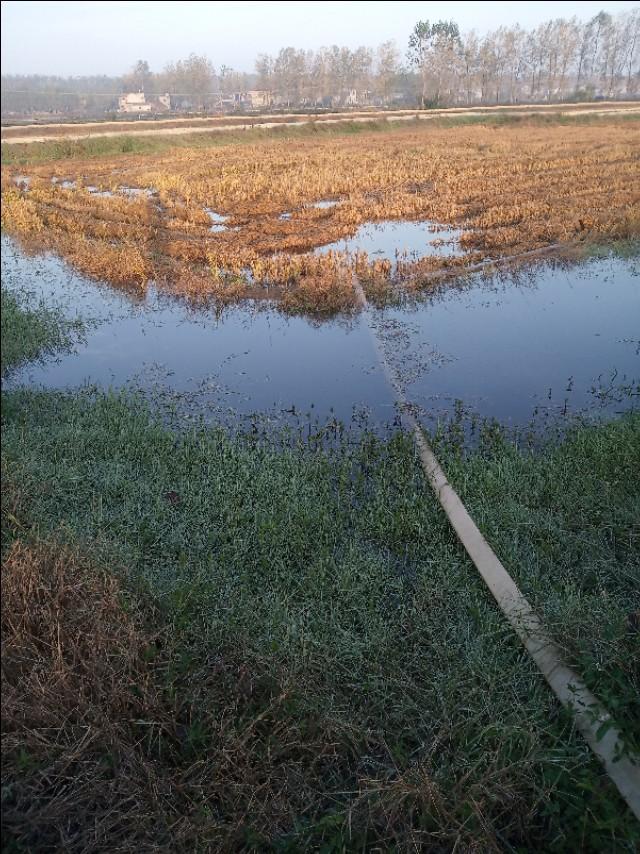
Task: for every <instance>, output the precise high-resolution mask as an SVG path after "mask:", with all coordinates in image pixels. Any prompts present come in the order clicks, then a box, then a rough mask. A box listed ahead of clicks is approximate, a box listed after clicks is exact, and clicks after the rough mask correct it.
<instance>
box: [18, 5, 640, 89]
mask: <svg viewBox="0 0 640 854" xmlns="http://www.w3.org/2000/svg"><path fill="white" fill-rule="evenodd" d="M639 3H640V0H631V2H602V0H596V2H589V1H588V0H586V2H569V0H567V2H565V0H553V2H493V3H492V2H403V0H395V2H366V0H361V2H331V0H320V2H202V0H201V2H184V0H183V2H158V0H155V2H116V0H111V2H102V0H93V2H79V1H78V0H73V2H55V0H47V2H40V0H33V2H32V0H3V2H2V73H3V74H57V75H63V76H76V75H78V76H79V75H85V74H108V75H119V74H122V73H124V72H126V71H128V70H129V69H130V68H131V66H132V65H133V64H134V63H135V62H136V60H138V59H146V60H147V61H148V62H149V64H150V66H151V68H152V70H153V71H160V70H161V69H162V68H163V67H164V66H165V65H166V64H167V63H168V62H171V61H174V60H177V59H182V58H185V57H186V56H188V55H189V54H190V53H197V54H206V55H207V56H208V57H209V58H210V59H211V60H212V62H213V64H214V65H215V66H216V68H219V67H220V66H221V65H227V66H230V67H231V68H233V69H235V70H237V71H253V70H254V62H255V58H256V56H257V54H258V53H270V54H274V53H277V51H278V50H279V49H280V48H281V47H287V46H289V45H291V46H293V47H297V48H305V49H308V48H319V47H322V46H323V45H330V44H338V45H346V46H348V47H358V46H359V45H366V46H369V47H375V46H376V45H378V44H380V43H381V42H383V41H387V40H389V39H394V40H395V41H396V42H397V43H398V46H399V47H400V48H401V49H402V51H403V53H404V50H405V47H406V44H407V40H408V38H409V34H410V32H411V30H412V28H413V26H414V24H415V23H416V21H418V20H425V19H428V20H439V19H453V20H455V21H456V22H457V23H458V25H459V26H460V29H461V30H470V29H476V30H477V31H478V32H479V33H484V32H487V31H488V30H491V29H494V28H496V27H498V26H501V25H503V24H504V25H508V24H515V23H520V24H521V25H522V26H523V27H526V28H530V27H535V26H536V25H537V24H539V23H540V22H542V21H545V20H548V19H549V18H559V17H572V16H574V15H575V16H576V17H577V18H579V19H581V20H586V19H589V18H592V17H593V16H594V15H595V14H597V13H598V12H599V11H600V10H601V9H604V10H605V11H606V12H610V13H612V14H615V13H617V12H622V11H626V10H629V9H633V8H634V7H635V6H638V4H639Z"/></svg>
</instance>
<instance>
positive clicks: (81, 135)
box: [0, 102, 640, 145]
mask: <svg viewBox="0 0 640 854" xmlns="http://www.w3.org/2000/svg"><path fill="white" fill-rule="evenodd" d="M505 113H507V114H508V115H513V116H522V117H531V116H536V115H548V114H550V113H551V114H554V115H560V116H569V115H574V116H582V115H587V114H590V115H595V116H601V115H605V114H611V115H629V114H633V113H640V104H639V103H629V102H618V103H614V104H610V105H601V104H599V105H598V106H597V107H594V106H589V105H588V104H576V105H571V106H570V107H567V106H559V105H557V104H541V105H537V104H536V105H530V106H529V105H522V106H515V105H509V106H504V107H473V108H462V107H452V108H449V109H446V110H429V111H427V112H424V111H416V110H399V111H397V112H384V113H327V114H325V115H321V116H317V115H291V114H286V115H281V116H273V115H271V116H269V115H265V116H254V117H252V118H246V119H240V118H234V117H225V118H203V119H193V118H192V119H179V118H178V119H166V120H159V121H157V122H156V121H144V120H140V121H136V122H122V124H120V123H118V122H88V123H85V124H69V125H62V124H60V125H37V126H30V127H26V126H18V125H12V126H7V127H3V128H2V130H1V132H0V138H1V141H2V142H3V143H7V144H8V145H18V144H25V143H29V142H46V141H48V140H56V139H68V140H80V139H88V138H90V137H91V138H97V137H114V136H144V137H147V136H183V135H185V134H195V133H212V132H214V131H221V132H229V131H243V130H252V129H253V130H255V129H258V128H259V129H265V130H268V129H270V128H276V127H294V126H295V125H302V126H304V125H309V124H327V125H335V124H341V123H344V122H351V123H355V124H367V123H374V122H380V121H387V122H406V121H415V120H420V121H430V120H433V119H437V118H443V117H445V118H446V117H450V118H470V117H472V116H492V115H501V114H505Z"/></svg>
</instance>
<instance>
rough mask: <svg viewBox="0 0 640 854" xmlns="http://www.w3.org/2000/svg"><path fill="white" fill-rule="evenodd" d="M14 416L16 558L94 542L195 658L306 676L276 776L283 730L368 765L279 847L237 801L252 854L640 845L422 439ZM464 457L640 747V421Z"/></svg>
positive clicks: (519, 569) (81, 413)
mask: <svg viewBox="0 0 640 854" xmlns="http://www.w3.org/2000/svg"><path fill="white" fill-rule="evenodd" d="M29 317H30V318H31V319H30V320H25V322H27V323H31V322H34V320H33V316H29ZM12 328H14V327H13V326H12V327H10V328H9V335H11V329H12ZM3 332H4V330H3ZM17 349H18V348H17V345H16V350H17ZM13 352H15V351H13ZM21 358H24V356H21ZM2 418H3V447H2V475H3V482H4V483H5V484H6V485H8V486H7V488H8V490H9V493H10V495H11V496H12V503H11V508H12V509H11V516H12V518H13V522H11V524H10V525H9V526H8V529H7V530H8V533H7V540H6V541H5V545H7V544H8V543H10V541H11V540H12V539H14V538H16V537H24V536H25V531H28V536H29V537H34V538H42V539H45V540H48V541H51V540H57V541H65V542H70V543H71V544H72V545H74V546H78V545H80V547H81V548H82V549H83V551H84V552H85V553H87V554H89V555H91V556H92V558H93V559H95V560H96V561H97V562H98V563H99V564H102V565H106V566H111V567H114V571H118V572H119V573H120V574H121V576H122V577H123V579H124V583H125V584H127V585H128V586H129V588H130V589H132V590H138V591H144V592H145V595H149V594H150V595H151V596H152V598H153V599H154V601H155V602H156V604H157V606H158V607H159V608H160V611H161V613H162V614H163V615H164V619H166V620H167V621H168V622H169V623H170V624H171V626H172V632H173V634H174V635H175V636H176V637H177V638H180V639H181V643H183V644H184V648H185V650H188V649H190V648H198V649H204V650H206V651H208V654H209V655H211V656H213V657H214V658H215V656H216V655H218V654H219V653H220V651H221V650H229V649H234V650H242V651H243V655H244V656H245V657H246V659H247V661H253V662H260V667H261V668H263V671H264V672H265V673H266V674H271V675H272V676H273V677H274V678H275V674H278V679H280V680H282V679H284V681H285V683H286V684H288V685H289V686H290V691H289V693H288V694H287V698H288V699H287V700H286V702H285V703H284V705H281V707H280V708H279V712H278V715H279V717H278V718H277V720H276V721H275V722H272V723H267V724H265V725H264V726H263V728H262V729H260V732H261V733H262V735H261V739H260V740H259V742H258V746H257V747H255V748H254V749H256V750H258V755H260V751H263V752H264V762H265V767H266V766H267V757H268V756H270V755H271V754H270V752H271V751H272V750H274V749H276V745H277V744H279V739H281V738H282V731H281V727H282V726H284V724H283V721H286V726H287V728H288V729H287V732H290V731H291V729H292V728H293V729H295V731H296V733H297V736H296V738H297V739H298V746H297V747H296V748H295V749H296V750H300V751H304V749H305V748H304V745H305V744H306V743H307V742H308V741H309V739H310V738H311V730H310V729H309V728H310V727H311V729H313V738H314V739H316V740H317V739H318V738H321V740H323V743H325V744H326V746H327V749H329V748H330V745H331V744H335V745H337V747H336V748H335V749H337V750H338V754H339V755H340V756H343V757H344V762H343V763H338V765H336V764H335V763H333V764H332V763H331V762H327V765H326V768H325V769H324V771H323V770H322V768H321V769H320V771H318V769H317V768H314V772H313V773H314V774H315V773H318V774H319V778H318V782H317V783H314V785H315V786H316V787H317V791H316V795H315V796H313V797H312V796H309V799H308V801H307V802H305V803H304V804H302V805H301V804H300V803H296V805H295V807H294V806H292V807H291V811H290V815H289V819H288V821H287V823H286V827H284V828H280V829H278V830H277V832H275V831H274V833H273V834H268V835H267V837H265V835H264V831H263V830H260V832H258V830H257V829H256V828H255V827H254V825H253V824H252V812H251V806H250V805H251V803H252V800H251V798H252V797H253V796H254V795H255V792H254V795H251V797H249V799H248V800H247V793H246V792H243V791H242V789H241V788H239V789H238V795H237V800H238V803H239V804H240V805H241V806H242V804H245V806H244V807H242V809H244V810H245V812H244V813H242V811H241V815H242V816H243V819H242V820H243V821H244V833H245V838H244V843H243V844H244V846H245V848H246V849H251V850H277V851H303V850H316V849H321V850H326V851H336V852H337V851H342V850H345V849H346V850H363V849H365V850H366V849H367V848H370V847H372V846H375V845H376V844H377V845H381V846H382V847H383V849H385V850H389V849H392V848H393V847H394V846H395V847H397V848H398V849H400V850H404V849H408V848H409V847H410V845H413V846H415V844H420V845H424V846H426V848H427V850H429V849H431V850H444V851H448V850H452V849H453V848H454V846H455V845H458V846H462V849H463V850H464V849H465V848H470V847H472V846H474V845H475V846H477V847H479V848H480V850H505V851H519V852H525V851H541V850H544V851H567V850H580V851H594V852H595V851H598V852H599V851H604V850H606V851H631V850H633V847H634V845H635V844H637V843H638V842H640V835H639V833H640V831H639V829H638V826H637V825H636V824H635V823H634V821H633V819H631V817H630V816H629V814H628V813H627V812H626V811H625V809H624V807H623V805H622V804H621V802H620V800H619V798H618V796H617V793H616V792H615V791H613V789H612V787H611V785H610V784H609V783H608V781H607V779H606V777H604V775H603V773H602V772H601V769H600V768H599V766H598V765H597V763H596V762H595V760H593V759H592V758H591V756H590V753H589V750H588V748H587V747H586V745H585V744H584V742H583V741H582V740H581V738H580V737H579V736H578V735H577V734H576V733H575V732H574V730H573V727H572V725H571V721H570V720H569V718H568V716H567V715H566V713H565V712H563V710H562V709H560V708H559V707H558V705H557V703H556V702H555V700H554V699H553V697H552V695H551V692H550V690H549V689H548V687H547V685H546V683H545V682H544V680H543V679H542V677H541V676H540V675H539V674H538V673H537V671H536V669H535V667H534V666H533V664H532V662H531V661H530V659H529V658H528V656H527V655H526V653H525V652H524V650H523V649H522V648H521V646H520V645H519V643H518V642H517V640H516V638H515V636H514V635H513V633H512V631H511V630H510V629H509V627H508V626H507V625H506V623H505V621H504V618H503V617H502V616H501V615H500V613H499V612H498V610H497V608H496V607H495V605H494V604H493V601H492V600H491V598H490V596H489V594H488V593H487V591H486V590H485V589H484V587H483V585H482V583H481V582H480V580H479V579H478V576H477V573H476V571H475V570H474V568H473V566H472V565H471V564H470V562H469V560H468V559H467V557H466V555H465V554H464V552H463V551H462V549H461V548H460V546H459V544H458V543H457V541H456V538H455V536H454V535H453V533H452V531H451V529H450V528H449V526H448V524H447V522H446V520H445V518H444V516H443V514H442V512H441V511H440V509H439V506H438V505H437V502H436V501H435V499H434V497H433V495H432V493H431V491H430V489H429V488H428V486H427V484H426V483H425V479H424V476H423V473H422V470H421V468H420V466H419V464H418V462H417V460H416V456H415V453H414V451H413V448H412V445H411V442H410V440H409V439H408V438H407V437H405V436H402V435H399V436H397V437H395V438H393V439H392V440H389V441H384V442H383V441H380V440H377V439H374V438H372V437H365V438H363V439H362V441H360V442H359V443H357V444H356V445H355V446H351V445H347V444H345V445H344V446H341V447H339V448H337V449H335V450H334V451H331V452H329V451H318V450H313V449H311V448H309V447H305V446H299V447H293V448H284V449H279V450H276V449H275V448H273V447H270V446H267V445H262V444H257V443H255V442H252V441H250V440H247V439H231V438H229V437H228V436H226V435H225V434H224V433H223V432H222V431H221V430H216V429H198V430H190V431H188V432H185V433H183V434H179V435H178V434H176V433H174V432H171V431H169V430H167V429H166V428H165V427H163V426H162V425H161V424H159V423H158V422H157V421H156V420H155V419H154V417H153V415H152V414H151V413H150V412H149V411H148V410H147V409H146V408H145V407H144V406H143V405H142V404H141V403H140V402H139V401H136V400H135V399H132V398H125V397H122V396H117V395H103V394H94V395H89V394H77V395H63V394H58V393H46V392H38V391H12V392H10V393H3V406H2ZM440 451H441V453H442V455H443V461H444V463H445V467H446V469H447V470H448V471H449V472H450V474H451V477H452V479H453V481H454V482H455V483H456V485H457V486H458V488H459V489H460V491H461V494H462V497H463V499H464V500H465V501H467V502H468V504H469V508H470V510H471V512H472V513H474V514H475V515H476V518H477V519H478V522H479V524H480V525H481V527H482V528H483V530H484V531H485V532H486V534H487V536H488V537H489V539H490V541H491V542H492V544H493V545H494V546H495V547H496V550H497V551H498V553H499V555H500V556H501V558H503V560H504V561H505V564H506V566H507V567H508V569H509V570H510V571H511V572H512V573H513V574H514V576H515V577H516V579H517V581H518V583H519V584H520V585H521V586H522V588H523V590H524V592H525V593H526V594H527V595H529V596H530V597H531V599H532V601H533V602H534V604H535V605H536V607H538V608H539V609H540V611H541V613H542V615H543V616H544V619H545V621H546V622H547V623H548V625H549V626H550V627H551V628H552V630H553V632H554V634H555V635H556V637H557V638H558V640H559V641H560V642H561V643H562V644H563V645H564V646H565V647H566V649H567V653H568V655H569V657H570V658H571V659H572V660H573V661H574V662H576V663H577V664H578V665H579V666H580V668H581V669H582V671H583V673H584V675H585V677H586V678H587V681H588V682H589V684H590V685H591V686H592V687H594V688H595V689H596V690H597V691H599V692H600V694H601V695H602V697H603V699H605V700H606V702H607V703H608V704H609V705H610V706H613V707H614V711H615V712H616V713H617V714H618V716H619V718H620V720H621V722H622V724H623V726H624V727H625V730H626V733H627V736H628V739H629V744H631V743H632V742H633V741H634V739H637V737H638V731H637V727H638V720H639V719H640V716H639V715H638V705H637V696H638V689H639V687H640V686H639V684H638V670H637V664H638V656H637V652H638V647H639V644H638V634H637V633H634V630H633V627H632V625H631V624H630V623H629V619H628V618H629V615H630V614H631V613H632V612H633V611H634V610H637V609H638V608H640V596H639V593H638V589H639V585H638V583H637V581H638V578H637V567H638V566H639V565H640V544H639V542H638V537H637V534H638V531H637V520H638V518H639V517H640V512H639V509H640V487H639V484H638V479H637V469H638V462H640V417H639V416H638V415H631V416H629V417H626V418H623V419H620V420H619V421H616V422H613V423H611V424H609V425H606V426H604V427H599V428H581V429H578V430H576V431H575V433H574V434H573V435H572V436H571V437H570V438H569V439H568V440H567V441H566V442H564V443H563V444H562V445H559V446H550V447H548V448H546V449H543V451H541V452H539V453H538V454H537V455H535V456H534V455H532V454H531V453H529V452H524V451H521V450H519V449H518V448H516V447H514V446H513V444H509V443H508V442H506V440H504V439H502V438H501V437H497V438H493V439H491V440H490V441H489V440H488V439H487V441H485V442H484V443H483V444H482V445H481V446H480V448H479V449H478V450H477V451H476V452H473V453H469V454H466V455H465V454H463V453H462V452H461V451H460V450H459V449H458V448H456V447H451V446H449V445H445V444H441V446H440ZM120 567H125V568H126V570H122V569H117V570H116V569H115V568H120ZM186 655H187V660H188V656H189V654H188V653H186ZM283 674H284V676H283ZM263 712H264V709H263V708H262V707H257V708H256V709H255V710H254V716H255V718H256V720H258V719H259V720H262V719H263V718H261V717H260V716H261V715H263ZM267 720H268V721H269V720H270V718H268V719H267ZM312 721H315V723H312ZM196 724H197V721H196ZM192 726H195V724H193V725H192ZM198 727H200V728H198ZM272 727H273V728H272ZM318 728H319V729H318ZM208 732H209V731H208V729H207V725H205V724H202V725H200V724H198V725H197V726H196V728H195V729H192V738H191V742H193V745H195V746H194V747H193V750H194V751H195V754H194V755H195V756H199V755H200V756H202V757H204V756H206V755H207V751H210V750H213V749H214V747H213V745H212V744H211V742H210V738H209V736H208ZM318 732H319V733H320V735H318ZM191 742H190V743H191ZM190 749H191V748H190ZM277 749H278V750H281V749H284V747H283V745H282V744H279V746H278V748H277ZM292 749H293V748H292ZM283 761H284V760H283ZM309 773H311V772H309ZM265 779H266V778H265ZM314 779H315V778H314ZM264 785H267V783H266V782H265V783H264ZM243 799H244V800H243ZM285 812H286V810H285ZM322 846H324V848H323V847H322ZM239 847H242V846H239Z"/></svg>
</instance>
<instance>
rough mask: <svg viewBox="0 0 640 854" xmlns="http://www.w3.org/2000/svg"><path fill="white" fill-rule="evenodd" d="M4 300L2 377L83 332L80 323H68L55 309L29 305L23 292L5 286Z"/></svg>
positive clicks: (1, 320) (69, 344)
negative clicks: (8, 289)
mask: <svg viewBox="0 0 640 854" xmlns="http://www.w3.org/2000/svg"><path fill="white" fill-rule="evenodd" d="M1 299H2V303H1V315H0V325H1V333H2V335H1V339H0V340H1V342H2V343H1V364H2V369H1V370H2V375H3V376H4V375H5V374H6V373H7V372H10V371H11V370H12V369H14V368H17V367H19V366H20V365H21V364H23V363H24V362H28V361H32V360H33V359H36V358H41V357H43V356H45V355H47V354H50V353H52V352H53V351H55V350H60V349H64V348H68V347H70V346H71V344H72V342H73V339H74V337H75V336H76V335H77V334H78V333H79V332H80V331H81V328H82V325H81V323H80V322H78V321H74V322H68V321H66V320H64V319H63V318H62V316H61V314H60V313H58V312H56V311H54V310H51V309H45V308H44V307H43V306H37V307H35V308H33V307H32V308H29V307H27V303H28V298H27V296H26V294H24V293H23V294H20V293H16V292H9V291H6V290H4V289H3V290H2V295H1Z"/></svg>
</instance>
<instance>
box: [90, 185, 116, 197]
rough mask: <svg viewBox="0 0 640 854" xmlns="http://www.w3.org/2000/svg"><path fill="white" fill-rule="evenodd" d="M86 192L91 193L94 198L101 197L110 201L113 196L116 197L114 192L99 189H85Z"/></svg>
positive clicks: (91, 187)
mask: <svg viewBox="0 0 640 854" xmlns="http://www.w3.org/2000/svg"><path fill="white" fill-rule="evenodd" d="M85 190H86V191H87V192H88V193H91V195H92V196H99V197H101V198H103V199H110V198H111V197H112V196H114V195H115V194H114V192H113V191H112V190H99V189H98V188H97V187H93V186H88V187H85Z"/></svg>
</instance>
